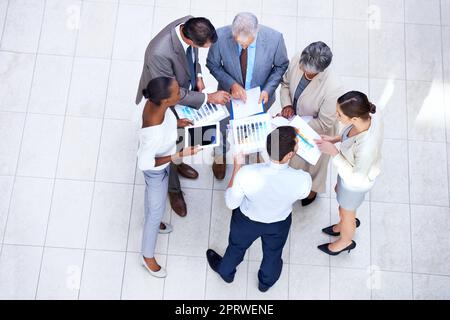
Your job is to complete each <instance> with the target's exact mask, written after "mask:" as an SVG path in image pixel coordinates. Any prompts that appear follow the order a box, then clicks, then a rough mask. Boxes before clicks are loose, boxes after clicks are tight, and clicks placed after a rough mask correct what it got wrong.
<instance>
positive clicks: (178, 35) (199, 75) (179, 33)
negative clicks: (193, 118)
mask: <svg viewBox="0 0 450 320" xmlns="http://www.w3.org/2000/svg"><path fill="white" fill-rule="evenodd" d="M180 26H181V25H178V26H177V27H176V28H175V32H176V33H177V37H178V40H180V42H181V45H182V46H183V50H184V53H185V54H186V51H187V49H188V48H189V45H188V44H187V43H186V42H184V41H183V38H182V37H181V29H180ZM192 62H194V63H195V53H194V48H192ZM202 77H203V76H202V74H201V73H197V78H202ZM190 89H192V86H191V88H190ZM207 101H208V95H207V94H206V93H205V101H204V102H203V105H205V104H206V102H207Z"/></svg>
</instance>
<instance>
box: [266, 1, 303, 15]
mask: <svg viewBox="0 0 450 320" xmlns="http://www.w3.org/2000/svg"><path fill="white" fill-rule="evenodd" d="M297 6H298V1H297V0H285V1H283V3H282V5H280V2H279V1H277V0H263V2H262V12H263V14H264V13H269V14H276V15H283V16H297V11H298V10H297Z"/></svg>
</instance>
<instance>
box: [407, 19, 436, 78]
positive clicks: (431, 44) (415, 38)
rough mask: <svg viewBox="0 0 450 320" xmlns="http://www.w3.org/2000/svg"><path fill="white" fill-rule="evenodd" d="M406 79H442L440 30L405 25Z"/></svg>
mask: <svg viewBox="0 0 450 320" xmlns="http://www.w3.org/2000/svg"><path fill="white" fill-rule="evenodd" d="M405 28H406V39H405V46H406V77H407V79H408V80H425V81H432V80H437V81H440V80H441V79H442V57H441V40H440V39H441V29H440V27H438V26H426V25H414V24H406V25H405Z"/></svg>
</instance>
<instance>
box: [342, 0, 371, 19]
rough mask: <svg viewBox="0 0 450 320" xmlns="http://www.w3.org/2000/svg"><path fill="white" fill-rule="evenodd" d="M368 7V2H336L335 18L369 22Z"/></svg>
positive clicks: (350, 0) (353, 0)
mask: <svg viewBox="0 0 450 320" xmlns="http://www.w3.org/2000/svg"><path fill="white" fill-rule="evenodd" d="M368 7H369V1H368V0H334V17H335V18H337V19H357V20H367V17H368Z"/></svg>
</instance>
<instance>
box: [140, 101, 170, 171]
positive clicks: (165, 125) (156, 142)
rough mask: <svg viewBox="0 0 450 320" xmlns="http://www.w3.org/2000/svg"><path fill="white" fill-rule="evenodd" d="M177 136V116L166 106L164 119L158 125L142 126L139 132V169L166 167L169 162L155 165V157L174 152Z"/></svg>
mask: <svg viewBox="0 0 450 320" xmlns="http://www.w3.org/2000/svg"><path fill="white" fill-rule="evenodd" d="M177 137H178V134H177V118H176V117H175V115H174V114H173V111H172V110H171V109H170V108H167V110H166V113H165V114H164V121H163V122H162V123H161V124H160V125H157V126H151V127H146V128H142V129H141V131H140V133H139V149H138V152H137V157H138V167H139V169H140V170H142V171H147V170H151V171H159V170H163V169H164V168H166V167H167V166H168V165H169V164H170V162H168V163H166V164H163V165H161V166H158V167H155V158H159V157H164V156H170V155H173V154H175V152H176V142H177Z"/></svg>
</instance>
